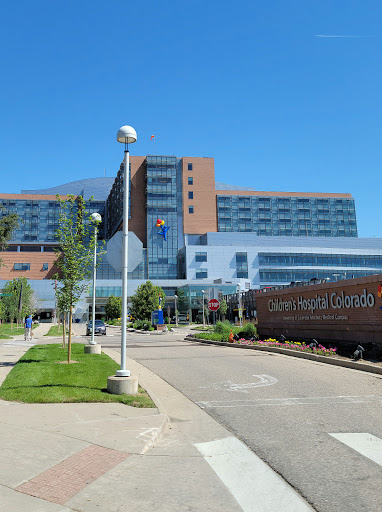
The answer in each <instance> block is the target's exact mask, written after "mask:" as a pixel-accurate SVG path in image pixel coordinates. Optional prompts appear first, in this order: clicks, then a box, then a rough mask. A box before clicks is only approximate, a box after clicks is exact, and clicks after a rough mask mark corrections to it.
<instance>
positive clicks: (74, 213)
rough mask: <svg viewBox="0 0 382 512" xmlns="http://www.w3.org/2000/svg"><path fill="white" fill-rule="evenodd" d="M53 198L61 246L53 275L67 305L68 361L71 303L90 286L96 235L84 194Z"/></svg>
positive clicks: (70, 333)
mask: <svg viewBox="0 0 382 512" xmlns="http://www.w3.org/2000/svg"><path fill="white" fill-rule="evenodd" d="M56 198H57V202H58V203H59V204H60V206H61V211H60V215H59V228H58V229H57V231H56V238H57V240H58V243H59V246H60V249H59V250H57V251H56V252H57V254H58V258H57V260H56V262H55V264H56V266H57V267H58V269H59V271H58V273H57V274H56V275H55V276H53V278H54V279H57V281H59V282H60V283H61V284H62V285H63V286H62V287H60V288H57V290H61V291H59V292H58V297H59V298H58V300H59V301H60V300H62V304H64V305H66V307H69V335H68V363H70V357H71V348H72V317H73V307H74V306H75V305H76V304H77V303H78V301H79V300H80V297H81V295H82V293H83V292H84V291H85V290H86V289H87V288H88V286H89V279H90V278H91V276H92V270H93V259H94V255H93V253H94V244H95V237H94V229H92V226H91V224H90V220H89V214H88V212H87V211H86V207H85V200H84V198H83V197H82V196H77V197H75V196H73V195H71V194H69V195H68V196H67V199H61V198H60V196H59V195H58V194H57V196H56ZM60 294H61V299H60Z"/></svg>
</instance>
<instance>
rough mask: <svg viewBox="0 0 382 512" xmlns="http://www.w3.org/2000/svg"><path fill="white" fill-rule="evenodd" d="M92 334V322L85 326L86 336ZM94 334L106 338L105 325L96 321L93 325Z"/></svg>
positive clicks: (100, 321)
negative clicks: (102, 335)
mask: <svg viewBox="0 0 382 512" xmlns="http://www.w3.org/2000/svg"><path fill="white" fill-rule="evenodd" d="M91 333H92V321H91V320H90V322H88V323H87V324H86V336H89V335H90V334H91ZM94 334H104V335H105V336H106V325H105V324H104V323H103V322H102V320H96V321H95V324H94Z"/></svg>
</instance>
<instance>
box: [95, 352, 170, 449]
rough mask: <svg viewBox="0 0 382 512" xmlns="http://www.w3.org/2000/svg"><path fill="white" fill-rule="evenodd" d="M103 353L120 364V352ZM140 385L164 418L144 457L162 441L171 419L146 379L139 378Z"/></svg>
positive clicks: (148, 444) (147, 445)
mask: <svg viewBox="0 0 382 512" xmlns="http://www.w3.org/2000/svg"><path fill="white" fill-rule="evenodd" d="M102 352H104V353H105V354H106V355H108V356H109V357H110V358H111V359H113V360H114V361H116V362H117V363H119V362H120V357H121V356H120V354H119V352H116V351H115V350H113V349H108V348H105V349H102ZM137 364H139V363H137ZM145 370H146V371H150V370H148V368H145ZM138 384H140V385H141V386H142V387H143V388H144V389H145V391H147V393H148V394H149V395H150V398H151V400H152V401H153V402H154V404H155V406H156V408H157V409H158V412H159V414H160V415H161V416H163V419H162V423H161V425H160V427H159V430H158V432H157V435H156V436H155V437H154V438H152V439H150V440H149V441H147V443H146V444H145V446H144V448H143V450H142V452H141V455H143V454H144V453H146V452H147V451H148V450H150V449H151V448H153V446H155V445H156V443H158V442H159V441H160V440H161V439H162V437H163V435H164V433H165V432H166V430H167V427H168V426H169V424H170V419H169V417H168V414H167V411H166V409H165V408H164V406H163V405H162V402H161V401H160V400H159V398H158V397H157V396H156V394H155V393H154V391H153V390H152V389H151V387H150V384H148V383H147V382H145V380H144V379H143V380H141V378H140V377H139V378H138Z"/></svg>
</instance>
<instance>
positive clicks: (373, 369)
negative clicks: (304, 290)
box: [184, 338, 382, 375]
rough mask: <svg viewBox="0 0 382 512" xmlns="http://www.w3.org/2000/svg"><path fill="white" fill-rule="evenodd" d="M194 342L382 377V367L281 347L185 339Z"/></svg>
mask: <svg viewBox="0 0 382 512" xmlns="http://www.w3.org/2000/svg"><path fill="white" fill-rule="evenodd" d="M190 340H193V341H194V342H196V343H202V344H203V343H206V344H207V345H218V346H223V347H235V348H242V349H249V350H260V351H263V352H270V353H275V354H283V355H286V356H292V357H299V358H301V359H309V360H310V361H317V362H319V363H326V364H332V365H334V366H343V367H345V368H351V369H352V370H360V371H362V372H369V373H377V374H379V375H382V367H381V366H374V365H371V364H365V363H358V362H356V361H345V360H341V359H334V358H333V357H328V356H319V355H315V354H309V353H306V354H304V353H302V352H297V351H295V350H288V349H285V348H280V347H261V346H258V345H257V346H256V345H252V346H249V345H239V344H237V343H227V342H225V341H212V340H202V339H199V338H185V339H184V341H190Z"/></svg>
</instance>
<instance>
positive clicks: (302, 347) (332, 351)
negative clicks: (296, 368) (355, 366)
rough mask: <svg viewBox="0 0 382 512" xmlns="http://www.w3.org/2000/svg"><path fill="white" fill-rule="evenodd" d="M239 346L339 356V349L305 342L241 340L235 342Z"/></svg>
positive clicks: (270, 339)
mask: <svg viewBox="0 0 382 512" xmlns="http://www.w3.org/2000/svg"><path fill="white" fill-rule="evenodd" d="M235 343H236V344H239V345H250V346H251V345H258V346H260V347H281V348H289V349H291V350H298V351H299V352H308V353H310V354H318V355H320V356H335V355H337V348H333V347H330V348H326V347H324V346H323V345H318V346H317V347H312V348H311V347H310V346H309V345H307V344H306V343H305V342H304V341H303V342H302V343H299V342H298V341H284V342H283V343H280V342H279V341H277V340H275V339H272V338H269V339H267V340H264V341H261V340H259V341H251V340H246V339H244V338H240V339H239V340H238V341H234V344H235Z"/></svg>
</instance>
